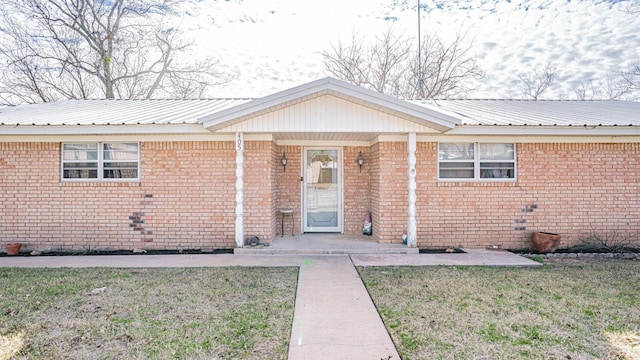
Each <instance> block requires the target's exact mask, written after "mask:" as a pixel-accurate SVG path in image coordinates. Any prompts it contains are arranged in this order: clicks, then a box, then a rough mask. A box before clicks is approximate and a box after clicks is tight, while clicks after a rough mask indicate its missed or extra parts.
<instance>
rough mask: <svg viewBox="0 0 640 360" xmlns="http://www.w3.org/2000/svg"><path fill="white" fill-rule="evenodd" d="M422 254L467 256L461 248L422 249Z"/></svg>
mask: <svg viewBox="0 0 640 360" xmlns="http://www.w3.org/2000/svg"><path fill="white" fill-rule="evenodd" d="M420 254H466V252H465V251H464V250H462V249H460V248H442V249H420Z"/></svg>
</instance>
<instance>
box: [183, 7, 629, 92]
mask: <svg viewBox="0 0 640 360" xmlns="http://www.w3.org/2000/svg"><path fill="white" fill-rule="evenodd" d="M421 4H422V5H423V8H422V9H423V11H422V12H421V13H422V17H421V18H422V30H423V31H430V32H432V33H433V32H437V33H438V34H440V35H441V36H443V37H446V36H448V35H451V34H453V33H455V32H456V31H458V30H460V29H464V30H467V31H468V34H469V35H468V39H469V40H473V45H472V46H473V52H474V53H475V54H476V55H477V58H478V60H479V64H480V66H481V67H482V69H483V70H484V71H485V72H486V75H487V76H486V77H485V78H484V79H483V80H482V81H481V82H480V83H478V84H476V90H474V91H472V92H470V93H469V94H468V97H470V98H520V97H521V94H520V91H519V90H518V89H519V87H518V84H519V80H518V77H517V75H518V74H522V73H527V72H532V71H533V70H536V69H538V70H542V68H544V66H545V65H547V64H550V65H551V66H553V67H555V68H556V69H557V70H558V79H557V81H556V84H555V86H554V88H553V89H552V91H550V92H549V93H548V94H545V97H547V98H555V99H558V98H563V99H564V98H572V97H575V95H574V92H573V89H574V88H575V87H576V86H578V85H579V84H580V83H582V82H587V81H590V80H593V81H601V80H604V79H606V77H607V75H610V74H616V73H618V72H619V71H622V70H625V69H627V68H629V67H630V66H631V65H633V64H637V63H640V12H639V13H629V12H628V11H625V10H627V9H628V8H629V7H634V6H635V7H637V9H640V0H633V1H568V0H546V1H490V0H466V1H463V0H459V1H451V0H446V1H445V0H442V1H433V0H431V1H426V0H422V1H421ZM416 5H417V1H410V2H409V1H404V0H318V1H308V0H275V1H273V0H271V1H265V0H229V1H216V2H212V1H210V0H203V1H201V2H200V3H198V5H197V6H196V7H189V8H188V9H185V11H188V12H189V13H190V14H191V15H190V16H184V17H183V18H182V24H181V27H182V28H184V29H185V30H187V31H188V34H189V36H192V37H193V38H194V39H195V40H196V41H197V43H198V46H197V47H196V48H194V49H195V50H196V52H197V53H208V54H213V55H217V56H220V57H221V63H220V70H222V71H224V72H226V73H228V74H231V75H233V76H234V80H233V81H232V82H230V83H229V84H228V85H226V86H224V87H219V88H217V89H215V90H214V91H212V93H211V94H210V95H211V96H213V97H259V96H264V95H268V94H270V93H273V92H275V91H279V90H284V89H287V88H290V87H292V86H296V85H299V84H303V83H306V82H309V81H313V80H316V79H318V78H322V77H325V76H328V74H327V73H326V72H325V70H324V66H323V64H322V57H321V56H320V52H322V51H323V50H326V49H329V47H330V44H331V43H332V42H333V43H335V42H337V41H338V39H342V40H344V41H347V40H349V39H350V37H351V33H352V32H353V31H358V32H359V33H361V34H380V33H382V32H384V31H385V30H386V29H387V27H389V26H393V27H394V29H396V30H397V31H399V32H404V33H406V34H416V33H417V11H416ZM416 51H417V50H416ZM196 55H197V54H194V56H196Z"/></svg>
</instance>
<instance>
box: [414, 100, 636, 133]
mask: <svg viewBox="0 0 640 360" xmlns="http://www.w3.org/2000/svg"><path fill="white" fill-rule="evenodd" d="M411 102H413V103H415V104H420V105H422V106H425V107H428V108H430V109H433V110H437V111H442V112H444V113H447V114H449V115H451V116H454V117H457V118H458V119H459V120H460V125H459V126H462V127H464V126H465V125H467V126H469V125H471V126H473V125H481V126H484V125H489V126H491V125H495V126H530V125H533V126H640V102H628V101H613V100H611V101H600V100H598V101H576V100H450V99H447V100H411Z"/></svg>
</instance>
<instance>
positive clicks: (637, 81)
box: [620, 64, 640, 91]
mask: <svg viewBox="0 0 640 360" xmlns="http://www.w3.org/2000/svg"><path fill="white" fill-rule="evenodd" d="M620 75H621V76H622V79H623V82H624V83H625V84H626V85H628V86H629V88H630V89H631V90H632V91H637V90H640V64H636V65H634V66H632V67H631V69H630V70H628V71H624V72H622V73H620Z"/></svg>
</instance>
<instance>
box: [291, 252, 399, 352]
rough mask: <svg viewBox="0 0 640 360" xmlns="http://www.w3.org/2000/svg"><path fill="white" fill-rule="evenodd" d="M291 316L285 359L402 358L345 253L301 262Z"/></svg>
mask: <svg viewBox="0 0 640 360" xmlns="http://www.w3.org/2000/svg"><path fill="white" fill-rule="evenodd" d="M311 261H313V262H311ZM293 319H294V321H293V328H292V329H291V341H290V342H289V360H307V359H308V360H314V359H375V360H378V359H388V358H389V356H391V357H390V359H400V356H398V352H397V351H396V348H395V346H394V345H393V341H391V337H390V336H389V334H388V333H387V330H386V328H385V327H384V324H383V323H382V320H381V319H380V316H379V315H378V311H377V310H376V307H375V306H374V305H373V302H372V301H371V298H370V297H369V294H368V292H367V289H365V287H364V284H363V283H362V281H361V280H360V277H359V276H358V272H357V271H356V269H355V267H354V266H353V263H352V262H351V260H350V258H349V257H348V256H330V257H324V258H321V259H313V260H311V259H309V260H308V261H307V263H306V264H305V265H303V266H302V267H300V274H299V276H298V292H297V294H296V307H295V313H294V316H293Z"/></svg>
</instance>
